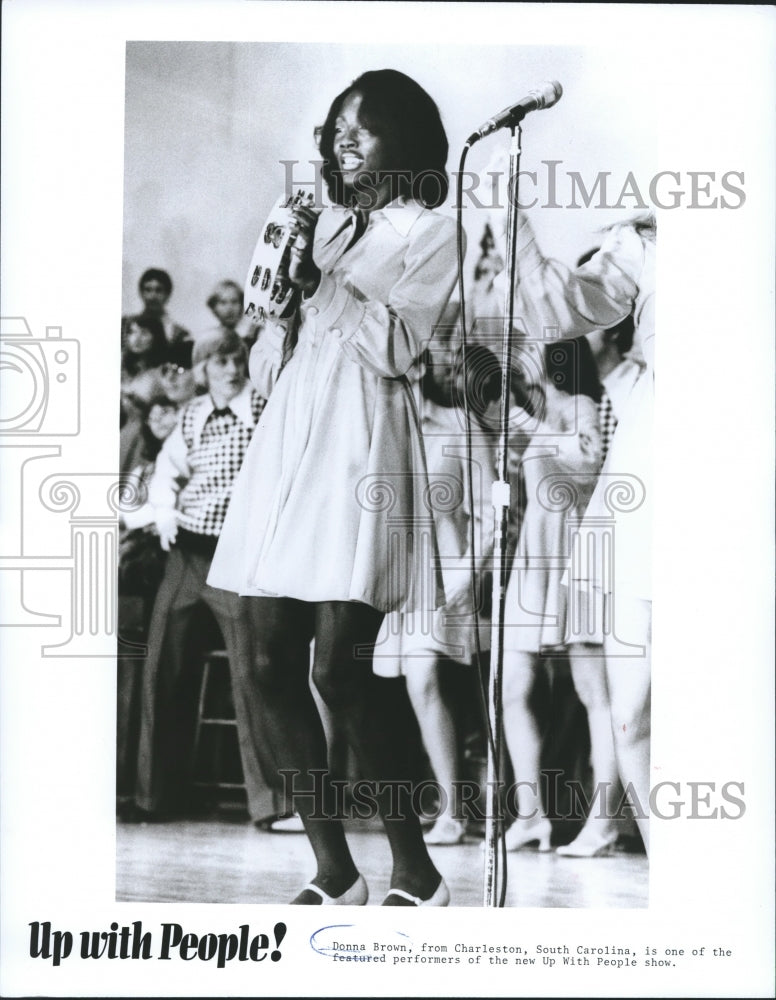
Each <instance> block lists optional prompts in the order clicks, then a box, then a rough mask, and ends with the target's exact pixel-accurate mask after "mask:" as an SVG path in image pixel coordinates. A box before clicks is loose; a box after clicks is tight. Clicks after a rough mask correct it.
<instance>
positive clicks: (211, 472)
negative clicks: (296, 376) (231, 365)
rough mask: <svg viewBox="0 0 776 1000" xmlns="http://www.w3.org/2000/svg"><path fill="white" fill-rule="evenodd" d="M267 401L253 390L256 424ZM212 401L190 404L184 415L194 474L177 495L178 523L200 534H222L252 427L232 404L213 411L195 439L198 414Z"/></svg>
mask: <svg viewBox="0 0 776 1000" xmlns="http://www.w3.org/2000/svg"><path fill="white" fill-rule="evenodd" d="M265 403H266V400H265V399H262V397H261V396H259V394H258V393H257V392H256V391H255V390H251V413H252V415H253V420H254V427H255V424H256V422H257V421H258V419H259V416H260V415H261V411H262V410H263V409H264V406H265ZM203 405H209V400H206V399H203V398H200V399H195V400H192V401H191V402H190V403H188V404H187V405H186V406H185V407H184V409H183V413H182V415H181V431H182V433H183V440H184V441H185V442H186V447H187V449H188V454H187V458H188V463H189V468H190V470H191V476H190V478H189V480H188V482H187V483H186V484H185V486H184V487H183V489H182V490H181V491H180V493H179V494H178V523H179V524H180V525H181V527H182V528H186V529H187V530H188V531H193V532H196V534H199V535H219V534H220V533H221V528H222V527H223V524H224V518H225V517H226V509H227V507H228V506H229V500H230V499H231V496H232V486H233V485H234V481H235V478H236V477H237V473H238V472H239V471H240V466H241V465H242V462H243V459H244V458H245V452H246V450H247V448H248V443H249V442H250V440H251V436H252V434H253V427H246V426H245V424H244V423H243V422H242V420H241V419H240V418H239V417H238V416H237V415H236V414H235V413H233V412H232V411H231V410H230V409H229V407H228V406H227V407H225V408H224V410H221V411H217V410H214V411H213V412H212V413H211V414H210V415H209V416H208V418H207V420H206V421H205V425H204V427H203V428H202V432H201V434H200V436H199V440H198V441H197V440H195V433H194V427H195V416H196V412H197V409H198V408H199V407H200V406H203Z"/></svg>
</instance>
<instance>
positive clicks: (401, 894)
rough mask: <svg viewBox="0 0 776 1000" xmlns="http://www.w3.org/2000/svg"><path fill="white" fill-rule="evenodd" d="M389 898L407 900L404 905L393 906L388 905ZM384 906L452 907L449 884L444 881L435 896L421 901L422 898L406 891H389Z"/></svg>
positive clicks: (437, 888)
mask: <svg viewBox="0 0 776 1000" xmlns="http://www.w3.org/2000/svg"><path fill="white" fill-rule="evenodd" d="M389 896H397V897H398V898H399V899H403V900H405V902H404V903H399V904H393V903H388V902H387V900H388V897H389ZM382 905H383V906H393V905H399V906H449V905H450V890H449V889H448V888H447V883H446V882H445V880H444V879H442V880H441V881H440V883H439V885H438V886H437V887H436V890H435V891H434V893H433V895H431V896H429V898H428V899H421V898H420V896H413V895H412V893H410V892H405V891H404V889H389V890H388V892H387V893H386V896H385V899H384V900H383V903H382Z"/></svg>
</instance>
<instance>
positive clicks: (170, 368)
mask: <svg viewBox="0 0 776 1000" xmlns="http://www.w3.org/2000/svg"><path fill="white" fill-rule="evenodd" d="M160 376H161V383H162V389H163V390H164V394H165V396H167V397H168V398H169V399H171V400H172V401H173V403H177V405H178V406H180V405H181V404H182V403H186V402H188V400H190V399H191V397H192V396H193V395H194V393H195V391H196V386H195V385H194V374H193V372H192V371H191V369H190V368H183V367H182V366H181V365H176V364H174V363H173V362H168V363H167V364H164V365H162V367H161V369H160Z"/></svg>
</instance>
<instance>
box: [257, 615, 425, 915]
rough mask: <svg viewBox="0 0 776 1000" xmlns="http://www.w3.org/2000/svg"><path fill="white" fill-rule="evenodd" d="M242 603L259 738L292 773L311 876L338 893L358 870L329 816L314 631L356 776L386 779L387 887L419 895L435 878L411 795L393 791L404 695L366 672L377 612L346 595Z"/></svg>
mask: <svg viewBox="0 0 776 1000" xmlns="http://www.w3.org/2000/svg"><path fill="white" fill-rule="evenodd" d="M246 601H247V603H248V605H249V607H250V617H251V624H252V632H253V639H254V664H255V668H256V672H257V677H256V679H257V683H258V685H259V688H260V691H261V695H262V698H263V701H264V705H265V707H266V709H267V712H266V726H267V729H268V732H267V738H268V740H269V743H270V745H271V748H272V750H273V752H274V755H275V758H276V761H277V766H278V770H280V771H284V770H285V771H289V772H295V773H294V777H293V782H294V784H293V789H294V792H295V800H294V804H295V807H296V809H297V811H298V812H299V815H300V816H301V818H302V821H303V823H304V826H305V831H306V832H307V835H308V837H309V838H310V843H311V845H312V848H313V852H314V853H315V858H316V861H317V864H318V872H317V874H316V876H315V878H314V879H313V882H314V883H315V884H316V885H317V886H319V887H320V888H321V889H323V891H324V892H326V893H328V894H329V895H331V896H338V895H340V894H341V893H342V892H344V891H345V890H346V889H347V888H349V886H350V885H352V883H353V882H354V881H355V878H356V875H357V869H356V866H355V863H354V861H353V858H352V856H351V854H350V849H349V848H348V844H347V841H346V839H345V832H344V828H343V826H342V823H341V821H340V820H339V819H336V818H335V815H336V797H335V794H334V789H333V788H332V786H331V784H330V783H329V780H328V770H327V753H326V739H325V737H324V731H323V725H322V723H321V719H320V716H319V714H318V709H317V707H316V705H315V701H314V699H313V696H312V692H311V691H310V683H309V674H310V640H311V639H313V638H314V639H315V655H314V661H313V671H312V676H313V682H314V683H315V686H316V688H317V689H318V692H319V693H320V695H321V697H322V699H323V701H324V702H325V704H326V706H327V708H328V709H329V711H330V712H331V714H332V719H333V723H334V725H335V726H336V727H337V728H338V730H339V731H340V732H343V733H345V735H346V737H347V739H348V742H349V743H350V745H351V746H352V748H353V750H354V752H355V754H356V759H357V761H358V765H359V769H360V772H361V776H362V777H363V778H364V779H367V780H369V781H375V782H383V783H385V782H386V780H391V781H393V782H394V784H393V786H392V788H389V787H384V790H383V791H382V792H381V793H379V794H377V795H376V797H375V798H376V802H377V806H378V809H379V812H380V816H381V818H382V820H383V824H384V826H385V831H386V834H387V836H388V841H389V843H390V847H391V853H392V855H393V871H392V875H391V886H392V887H394V888H401V889H404V890H406V891H408V892H411V893H412V894H413V895H418V896H420V897H421V898H424V899H425V898H427V897H428V896H430V895H431V894H432V893H433V892H434V890H435V889H436V887H437V885H438V884H439V878H440V876H439V873H438V872H437V870H436V869H435V868H434V865H433V864H432V862H431V859H430V858H429V856H428V852H427V850H426V846H425V843H424V841H423V836H422V831H421V827H420V823H419V820H418V818H417V816H416V815H415V813H414V812H413V810H412V809H411V808H410V796H409V793H408V792H404V793H403V795H401V796H400V797H399V798H397V797H396V789H397V787H398V782H400V781H402V780H404V781H405V782H406V781H407V780H408V778H409V775H410V770H409V759H408V755H407V750H406V748H407V739H406V734H405V732H404V731H403V728H402V727H400V726H397V713H396V712H395V711H394V710H393V709H392V706H397V705H398V704H399V700H400V699H401V697H402V692H401V690H400V687H399V686H400V685H401V681H399V680H396V681H394V680H385V679H383V678H378V677H375V676H374V674H373V673H372V652H373V648H374V643H375V640H376V638H377V633H378V631H379V629H380V625H381V622H382V619H383V614H382V612H380V611H377V610H375V609H374V608H372V607H370V606H369V605H367V604H359V603H356V602H352V601H326V602H322V603H317V604H308V603H306V602H304V601H296V600H292V599H291V598H275V597H251V598H246ZM404 697H406V695H404ZM316 771H317V772H318V773H317V775H316V774H315V773H314V772H316ZM321 772H323V774H322V773H321ZM314 790H317V794H315V795H314V794H312V793H313V791H314ZM378 791H379V789H378ZM300 793H301V794H300ZM305 793H308V794H305ZM397 803H398V807H397ZM316 817H321V818H316Z"/></svg>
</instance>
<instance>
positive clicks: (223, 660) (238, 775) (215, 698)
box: [191, 649, 245, 791]
mask: <svg viewBox="0 0 776 1000" xmlns="http://www.w3.org/2000/svg"><path fill="white" fill-rule="evenodd" d="M206 733H210V734H211V735H212V739H211V740H209V741H205V740H204V739H203V737H204V736H205V734H206ZM225 737H228V739H225ZM206 742H209V744H210V746H209V749H210V751H211V757H210V760H209V762H208V763H209V768H208V772H206V774H204V775H201V776H199V777H198V774H199V772H198V765H199V764H200V763H201V761H200V758H201V756H202V754H201V750H203V749H208V747H207V746H205V745H204V744H205V743H206ZM225 743H226V744H227V746H225ZM229 745H231V746H230V748H231V751H232V752H231V754H229V757H231V761H230V760H229V759H226V760H225V757H226V756H227V747H229ZM230 765H231V766H230ZM191 775H192V781H191V784H192V785H193V786H194V787H196V788H214V789H226V790H242V791H244V790H245V782H244V780H243V773H242V762H241V760H240V747H239V743H238V739H237V721H236V719H235V715H234V702H233V700H232V681H231V675H230V673H229V657H228V656H227V655H226V651H225V650H223V649H214V650H211V651H210V652H209V653H206V654H205V656H204V662H203V667H202V682H201V684H200V689H199V706H198V709H197V723H196V728H195V730H194V742H193V746H192V750H191Z"/></svg>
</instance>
